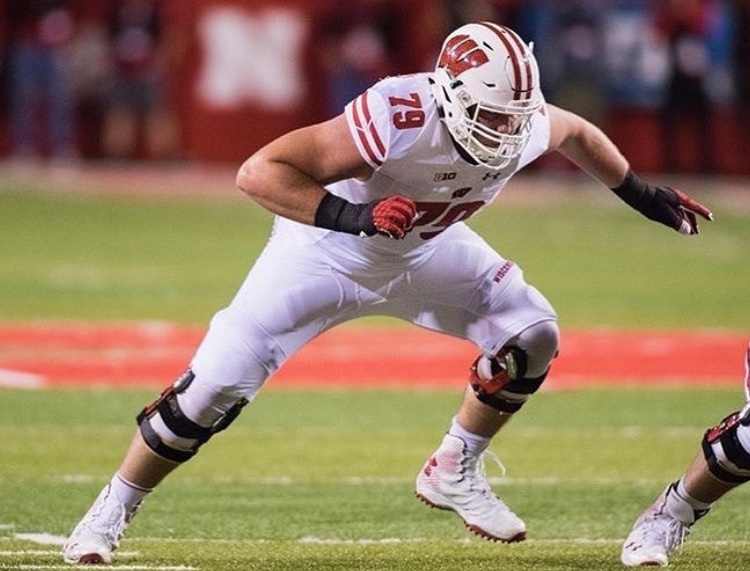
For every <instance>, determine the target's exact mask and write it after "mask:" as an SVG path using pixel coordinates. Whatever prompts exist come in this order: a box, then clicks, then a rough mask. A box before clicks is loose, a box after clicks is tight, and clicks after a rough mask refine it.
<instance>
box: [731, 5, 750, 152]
mask: <svg viewBox="0 0 750 571" xmlns="http://www.w3.org/2000/svg"><path fill="white" fill-rule="evenodd" d="M733 8H734V22H735V30H734V41H733V54H732V61H733V63H734V68H733V71H734V85H735V90H736V106H737V109H738V115H739V117H738V119H739V123H740V125H739V132H740V133H741V136H742V140H741V143H742V150H743V153H744V155H745V156H746V157H747V156H750V1H749V0H735V2H734V3H733Z"/></svg>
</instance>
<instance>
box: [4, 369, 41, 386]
mask: <svg viewBox="0 0 750 571" xmlns="http://www.w3.org/2000/svg"><path fill="white" fill-rule="evenodd" d="M45 385H46V379H45V377H44V376H42V375H37V374H35V373H27V372H25V371H14V370H13V369H0V387H5V388H13V389H41V388H42V387H44V386H45Z"/></svg>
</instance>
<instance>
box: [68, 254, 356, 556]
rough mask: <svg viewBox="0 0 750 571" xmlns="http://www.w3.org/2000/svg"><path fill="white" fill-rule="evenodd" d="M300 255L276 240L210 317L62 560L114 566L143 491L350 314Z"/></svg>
mask: <svg viewBox="0 0 750 571" xmlns="http://www.w3.org/2000/svg"><path fill="white" fill-rule="evenodd" d="M302 250H303V248H302V247H301V246H300V245H298V244H294V245H292V246H291V247H284V245H283V244H281V245H279V244H278V243H277V242H274V241H272V243H271V244H269V246H268V247H267V249H266V251H265V252H264V254H263V255H262V256H261V258H260V259H259V260H258V262H257V263H256V265H255V266H254V268H253V270H252V271H251V272H250V274H249V275H248V277H247V279H246V281H245V283H244V284H243V286H242V287H241V288H240V290H239V292H238V294H237V295H236V296H235V299H234V300H233V301H232V303H231V304H230V306H229V307H227V308H226V309H223V310H221V311H219V312H218V313H217V314H216V315H215V316H214V318H213V319H212V321H211V325H210V327H209V330H208V332H207V333H206V335H205V337H204V339H203V340H202V342H201V344H200V346H199V347H198V350H197V352H196V354H195V356H194V358H193V360H192V363H191V366H190V368H189V369H188V370H187V371H186V373H185V374H184V375H182V376H181V377H180V378H179V379H178V380H177V381H176V382H175V383H174V384H172V385H170V386H169V387H167V389H165V390H164V391H163V392H162V394H161V395H160V396H159V397H158V398H157V399H156V400H154V401H153V402H152V403H151V404H149V405H148V406H146V407H145V408H144V409H143V411H141V413H140V414H139V415H138V417H137V422H138V429H137V430H136V433H135V435H134V437H133V439H132V442H131V444H130V447H129V449H128V451H127V453H126V455H125V457H124V459H123V460H122V462H121V464H120V466H119V469H118V471H117V473H116V474H115V475H114V476H113V477H112V479H111V481H110V482H109V483H108V484H107V485H106V486H105V487H104V489H103V490H102V492H101V493H100V495H99V496H98V498H97V499H96V501H95V502H94V504H93V505H92V506H91V508H90V509H89V511H88V512H87V513H86V514H85V516H84V517H83V519H82V520H81V521H80V522H79V524H78V525H77V526H76V527H75V529H74V530H73V532H72V533H71V535H70V537H69V538H68V541H67V542H66V545H65V546H64V548H63V556H64V558H65V560H66V561H67V562H69V563H80V564H86V563H89V564H90V563H108V562H110V561H111V558H112V551H114V550H115V549H116V548H117V546H118V544H119V541H120V539H121V537H122V535H123V533H124V531H125V528H126V527H127V525H128V524H129V523H130V521H131V520H132V518H133V516H134V515H135V513H136V511H137V510H138V508H139V506H140V505H141V503H142V501H143V499H144V498H145V497H146V495H147V494H148V493H149V492H151V491H152V490H153V488H154V487H156V486H157V485H158V484H159V483H160V482H161V481H162V480H163V479H164V478H165V477H166V476H167V475H168V474H169V473H170V472H172V471H173V470H174V469H175V468H177V467H178V466H180V465H181V464H183V463H185V462H186V461H188V460H190V459H191V458H193V457H194V456H195V455H196V454H197V453H198V451H199V449H200V447H201V446H202V445H203V444H204V443H206V442H207V441H208V440H209V439H211V438H212V437H213V436H214V435H215V434H216V433H217V432H219V431H221V430H223V429H225V428H226V427H227V426H228V425H229V424H230V423H231V422H232V421H233V420H234V419H235V418H236V417H237V415H238V414H239V412H240V411H241V410H242V408H243V407H244V406H245V404H247V403H248V402H249V401H251V400H252V399H253V398H254V397H255V395H256V394H257V392H258V391H259V390H260V389H261V387H262V386H263V384H264V383H265V382H266V380H267V379H268V378H269V376H271V375H272V374H273V373H274V372H275V371H276V370H277V369H278V368H279V367H280V366H281V364H282V363H284V362H285V361H286V360H287V359H288V358H289V357H291V355H293V354H294V352H295V351H297V350H298V349H299V348H300V347H301V346H302V345H304V344H305V343H306V342H307V341H309V340H310V339H312V338H313V337H315V336H316V335H318V334H320V333H321V332H323V331H325V330H326V329H327V328H329V327H331V326H332V325H334V324H335V323H337V322H339V321H342V320H345V319H347V318H349V316H354V315H356V310H357V308H358V304H359V301H360V299H361V295H359V294H358V293H357V292H355V291H353V290H354V286H353V284H351V283H350V282H349V281H348V280H346V279H344V278H342V277H341V276H337V275H335V274H333V273H332V272H331V271H330V270H329V269H324V268H322V267H320V266H319V265H318V264H316V262H315V261H314V259H313V256H312V254H311V255H310V256H306V255H305V253H304V252H303V251H302ZM277 260H278V261H279V262H280V263H283V265H277V263H276V261H277Z"/></svg>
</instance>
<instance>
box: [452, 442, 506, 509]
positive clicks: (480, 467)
mask: <svg viewBox="0 0 750 571" xmlns="http://www.w3.org/2000/svg"><path fill="white" fill-rule="evenodd" d="M487 459H489V460H491V461H492V462H493V463H494V464H496V465H497V466H498V467H499V468H500V473H501V477H502V476H505V474H506V472H507V470H506V469H505V465H504V464H503V463H502V462H501V461H500V458H499V457H498V456H497V454H495V453H494V452H492V451H490V450H485V451H484V452H482V453H481V454H480V455H479V456H475V457H471V456H465V457H464V459H463V462H462V463H461V464H462V466H463V475H464V477H465V478H466V479H467V480H468V483H469V486H470V487H471V488H472V489H475V490H476V491H478V492H480V493H481V494H482V495H483V496H485V497H487V498H489V499H491V500H493V501H497V502H499V503H501V504H502V505H503V506H505V504H504V503H503V502H502V501H501V500H500V499H499V498H498V497H497V496H496V495H495V493H494V492H493V491H492V488H490V483H489V480H488V479H487V462H486V460H487Z"/></svg>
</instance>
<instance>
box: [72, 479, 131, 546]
mask: <svg viewBox="0 0 750 571" xmlns="http://www.w3.org/2000/svg"><path fill="white" fill-rule="evenodd" d="M110 493H111V492H109V491H108V492H107V493H106V495H105V496H103V497H102V498H101V499H100V500H99V501H97V502H96V505H95V506H94V509H93V510H92V512H91V515H90V517H87V518H85V520H84V521H83V522H82V523H81V528H82V530H83V529H85V530H86V531H88V532H90V533H91V534H93V535H100V536H103V537H104V538H105V539H106V540H107V541H108V542H109V543H110V544H111V545H112V546H113V547H116V546H117V545H118V544H119V542H120V539H122V536H123V535H124V533H125V528H126V527H127V526H128V524H129V523H130V521H131V520H132V519H133V516H134V515H135V512H136V511H137V510H138V508H139V507H140V503H139V504H137V505H136V506H135V507H134V508H133V509H131V510H128V509H127V508H126V507H125V506H124V505H123V504H121V503H119V502H117V501H115V500H114V499H112V498H110V497H109V494H110Z"/></svg>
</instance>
